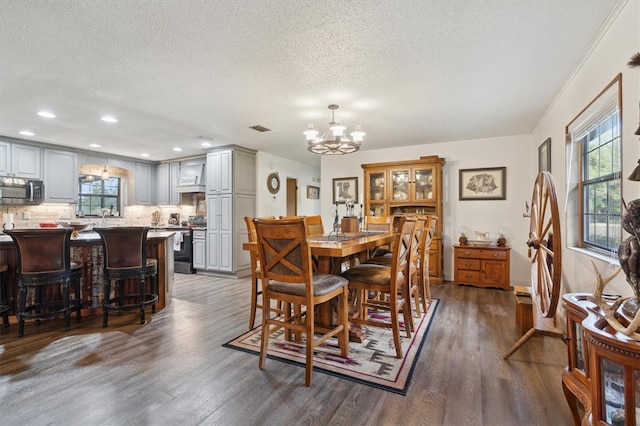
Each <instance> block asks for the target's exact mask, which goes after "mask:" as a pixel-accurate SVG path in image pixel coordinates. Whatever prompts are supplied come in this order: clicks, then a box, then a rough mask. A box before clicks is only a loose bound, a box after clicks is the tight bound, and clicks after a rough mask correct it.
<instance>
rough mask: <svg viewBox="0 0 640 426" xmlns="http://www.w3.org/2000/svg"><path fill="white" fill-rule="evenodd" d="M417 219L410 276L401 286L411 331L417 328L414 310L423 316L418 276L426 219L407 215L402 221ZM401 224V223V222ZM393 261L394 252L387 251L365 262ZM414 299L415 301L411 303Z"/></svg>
mask: <svg viewBox="0 0 640 426" xmlns="http://www.w3.org/2000/svg"><path fill="white" fill-rule="evenodd" d="M406 220H409V221H415V232H414V233H413V241H412V242H411V253H410V255H409V276H408V279H407V283H406V285H405V286H402V287H401V288H400V291H401V292H402V297H404V298H406V300H407V305H406V309H407V310H408V311H409V312H410V315H409V328H410V329H411V331H413V330H415V324H414V321H413V317H414V314H413V313H414V311H415V313H416V316H417V317H418V318H420V317H422V313H421V312H420V289H419V287H420V278H419V276H418V273H419V271H420V270H421V269H420V268H419V259H420V242H421V239H422V235H423V232H424V226H425V220H424V219H420V218H418V217H417V216H405V217H403V218H402V219H401V221H406ZM399 226H400V224H399ZM392 262H393V252H391V251H390V252H389V253H385V254H384V255H382V256H375V257H372V258H371V259H369V260H367V261H366V262H365V263H374V264H378V265H383V266H386V267H389V268H390V267H391V263H392ZM412 301H413V303H411V302H412Z"/></svg>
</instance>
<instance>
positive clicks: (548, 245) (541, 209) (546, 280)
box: [527, 172, 562, 318]
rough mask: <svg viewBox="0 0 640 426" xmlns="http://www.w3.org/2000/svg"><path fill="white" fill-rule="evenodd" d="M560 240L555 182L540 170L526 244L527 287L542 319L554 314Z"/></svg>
mask: <svg viewBox="0 0 640 426" xmlns="http://www.w3.org/2000/svg"><path fill="white" fill-rule="evenodd" d="M554 231H557V232H554ZM561 241H562V235H561V233H560V216H559V214H558V199H557V198H556V188H555V184H554V182H553V177H552V176H551V174H550V173H549V172H542V173H540V174H539V175H538V178H537V179H536V183H535V186H534V187H533V197H532V198H531V221H530V224H529V241H527V246H529V255H530V256H529V257H530V258H531V286H532V288H533V287H534V286H535V292H534V293H535V295H536V299H537V304H536V305H537V307H538V312H540V314H542V315H543V316H544V317H545V318H551V317H553V316H554V315H555V314H556V308H557V307H558V299H560V280H561V277H562V243H561ZM532 252H533V255H532Z"/></svg>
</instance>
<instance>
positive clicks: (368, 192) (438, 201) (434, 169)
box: [362, 155, 445, 284]
mask: <svg viewBox="0 0 640 426" xmlns="http://www.w3.org/2000/svg"><path fill="white" fill-rule="evenodd" d="M444 163H445V161H444V158H440V157H438V156H436V155H432V156H425V157H420V159H418V160H409V161H392V162H385V163H371V164H363V165H362V168H363V169H364V207H363V213H364V214H365V215H368V216H390V215H392V216H394V223H397V220H398V219H400V217H402V216H404V215H416V214H418V215H423V214H424V215H436V216H437V217H438V221H437V223H436V232H435V234H434V236H433V240H432V242H431V246H430V256H429V275H430V278H431V282H432V283H434V284H441V283H442V282H443V281H444V277H443V274H442V238H443V237H442V218H443V215H442V214H443V213H442V167H443V166H444Z"/></svg>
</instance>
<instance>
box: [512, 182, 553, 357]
mask: <svg viewBox="0 0 640 426" xmlns="http://www.w3.org/2000/svg"><path fill="white" fill-rule="evenodd" d="M529 218H530V221H529V240H528V241H527V246H528V247H529V258H530V259H531V302H532V305H534V308H535V309H533V312H532V313H533V327H532V328H531V329H530V330H529V331H528V332H527V333H525V334H524V335H523V336H522V337H521V338H520V340H518V341H517V342H516V343H515V344H514V345H513V346H512V347H511V349H510V350H509V352H507V353H506V354H505V355H504V359H507V358H509V356H511V355H512V354H513V353H514V352H515V351H517V350H518V349H519V348H520V347H521V346H522V345H524V344H525V343H526V342H527V341H528V340H529V339H530V338H531V337H533V336H535V335H543V336H551V337H560V338H563V339H564V337H565V336H564V333H563V332H562V330H561V329H560V328H558V327H557V326H556V321H555V315H556V309H557V307H558V301H559V299H560V280H561V279H562V233H561V232H560V214H559V213H558V199H557V196H556V187H555V183H554V180H553V176H552V175H551V173H549V172H541V173H540V174H539V175H538V177H537V178H536V181H535V184H534V186H533V195H532V196H531V213H530V216H529Z"/></svg>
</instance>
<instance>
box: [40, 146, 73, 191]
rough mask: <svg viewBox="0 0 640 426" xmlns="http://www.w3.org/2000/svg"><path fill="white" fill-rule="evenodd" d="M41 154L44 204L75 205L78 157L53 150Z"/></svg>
mask: <svg viewBox="0 0 640 426" xmlns="http://www.w3.org/2000/svg"><path fill="white" fill-rule="evenodd" d="M43 152H44V156H43V158H44V179H43V180H44V201H45V203H77V202H78V156H77V155H76V153H74V152H67V151H58V150H53V149H44V151H43Z"/></svg>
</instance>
